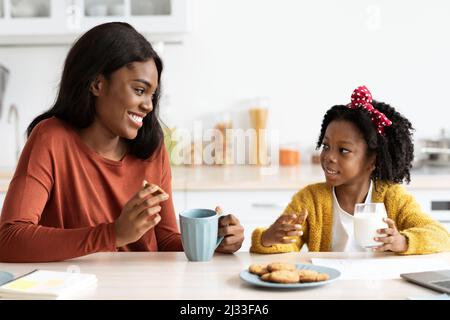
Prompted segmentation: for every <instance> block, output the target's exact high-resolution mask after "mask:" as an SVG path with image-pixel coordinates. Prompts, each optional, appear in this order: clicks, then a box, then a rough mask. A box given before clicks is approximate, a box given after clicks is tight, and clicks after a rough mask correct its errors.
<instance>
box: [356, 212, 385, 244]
mask: <svg viewBox="0 0 450 320" xmlns="http://www.w3.org/2000/svg"><path fill="white" fill-rule="evenodd" d="M383 218H385V216H384V215H382V214H379V213H358V214H355V215H354V219H353V231H354V235H355V240H356V242H357V243H358V244H359V245H360V246H361V247H378V246H380V245H382V244H383V243H382V242H378V241H375V240H374V239H373V238H375V237H385V236H386V235H385V234H379V233H378V232H377V230H378V229H385V228H387V227H388V226H387V224H386V223H385V222H383Z"/></svg>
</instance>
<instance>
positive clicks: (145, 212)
mask: <svg viewBox="0 0 450 320" xmlns="http://www.w3.org/2000/svg"><path fill="white" fill-rule="evenodd" d="M143 185H144V186H143V188H142V189H141V190H140V191H139V192H137V193H136V194H135V195H134V196H133V197H132V198H131V199H130V200H129V201H128V202H127V203H126V204H125V206H124V208H123V209H122V212H121V214H120V216H119V217H118V218H117V220H116V221H115V222H114V227H115V231H116V247H122V246H124V245H126V244H129V243H133V242H136V241H137V240H139V239H140V238H141V237H142V236H143V235H144V234H145V233H146V232H147V231H148V230H150V229H151V228H154V227H155V226H156V225H157V224H158V223H159V221H161V216H160V215H159V214H158V212H160V211H161V207H160V206H159V205H158V204H159V203H160V202H162V201H166V200H167V199H169V195H168V194H167V193H165V192H161V189H160V188H159V187H158V186H156V185H148V184H147V182H146V181H144V183H143ZM157 192H159V194H158V195H156V196H154V195H152V193H157Z"/></svg>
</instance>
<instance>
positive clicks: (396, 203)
mask: <svg viewBox="0 0 450 320" xmlns="http://www.w3.org/2000/svg"><path fill="white" fill-rule="evenodd" d="M373 191H374V192H372V202H383V203H384V205H385V206H386V211H387V214H388V217H389V218H390V219H392V220H394V221H395V225H396V227H397V229H398V230H399V232H400V233H401V234H403V235H404V236H405V237H406V238H407V240H408V250H407V251H405V252H402V253H401V254H428V253H435V252H440V251H448V250H450V234H449V232H448V231H447V229H446V228H445V227H444V226H443V225H442V224H440V223H439V222H437V221H435V220H433V219H432V218H431V217H430V216H429V215H427V214H426V213H424V212H423V211H422V209H421V207H420V205H419V204H418V203H417V201H416V200H415V199H414V197H413V196H411V195H410V194H408V193H407V192H406V191H405V189H404V188H403V186H401V185H399V184H388V183H386V182H377V183H374V189H373ZM301 208H306V209H307V210H308V213H309V214H308V217H307V219H306V222H305V224H304V225H303V229H302V230H303V235H302V236H301V237H293V238H296V239H297V241H296V242H294V243H292V244H275V245H272V246H270V247H264V246H263V245H262V244H261V236H262V233H263V232H264V231H265V230H266V228H257V229H256V230H254V231H253V234H252V246H251V248H250V252H255V253H282V252H291V251H300V249H301V248H302V246H303V244H305V243H306V244H307V246H308V250H309V251H330V250H331V241H332V239H331V238H332V225H333V196H332V188H331V187H330V186H328V185H327V184H326V183H317V184H312V185H309V186H307V187H305V188H303V189H301V190H300V191H299V192H298V193H297V194H295V195H294V196H293V198H292V200H291V202H290V203H289V205H288V206H287V207H286V209H285V210H284V212H283V214H288V213H295V212H300V210H301Z"/></svg>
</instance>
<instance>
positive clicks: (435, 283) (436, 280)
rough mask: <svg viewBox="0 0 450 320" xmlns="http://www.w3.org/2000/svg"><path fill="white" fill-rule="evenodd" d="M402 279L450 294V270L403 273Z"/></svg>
mask: <svg viewBox="0 0 450 320" xmlns="http://www.w3.org/2000/svg"><path fill="white" fill-rule="evenodd" d="M400 277H402V278H403V279H405V280H408V281H410V282H413V283H415V284H418V285H420V286H423V287H426V288H429V289H432V290H435V291H439V292H444V293H450V270H437V271H426V272H413V273H403V274H400Z"/></svg>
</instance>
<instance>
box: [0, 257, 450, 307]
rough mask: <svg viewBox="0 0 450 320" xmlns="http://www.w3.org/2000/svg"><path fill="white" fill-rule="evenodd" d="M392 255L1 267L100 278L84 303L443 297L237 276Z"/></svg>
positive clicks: (405, 289)
mask: <svg viewBox="0 0 450 320" xmlns="http://www.w3.org/2000/svg"><path fill="white" fill-rule="evenodd" d="M393 256H394V254H390V253H342V252H322V253H314V252H301V253H298V252H292V253H285V254H274V255H262V254H250V253H248V252H238V253H236V254H233V255H225V254H216V255H215V256H214V257H213V259H212V261H209V262H188V261H187V259H186V257H185V255H184V253H183V252H153V253H149V252H114V253H95V254H91V255H88V256H85V257H81V258H77V259H72V260H68V261H63V262H54V263H0V270H2V271H9V272H11V273H13V274H14V276H20V275H22V274H25V273H27V272H30V271H32V270H34V269H46V270H55V271H66V270H70V271H72V272H73V271H80V272H82V273H93V274H95V275H97V277H98V285H97V287H96V288H95V289H92V290H91V291H88V292H86V293H83V294H82V295H79V296H77V297H76V298H81V299H159V300H161V299H162V300H175V299H176V300H207V299H212V300H241V299H242V300H244V299H245V300H247V299H250V300H277V299H284V300H291V299H301V300H305V299H386V300H398V299H406V298H407V297H432V296H437V295H439V293H437V292H435V291H432V290H429V289H426V288H423V287H420V286H417V285H414V284H411V283H409V282H406V281H405V280H402V279H400V278H398V279H387V280H386V279H385V280H376V279H372V280H369V279H365V280H361V279H360V280H356V279H354V280H344V279H337V280H336V281H334V282H331V283H329V284H326V285H323V286H318V287H314V288H308V289H300V290H298V289H295V290H278V289H272V288H262V287H255V286H252V285H249V284H247V283H245V282H243V281H242V280H241V279H240V278H239V273H240V272H241V271H242V270H244V269H246V268H248V266H249V265H250V264H252V263H268V262H274V261H281V262H289V263H310V262H311V258H333V259H349V258H353V259H356V258H364V259H391V258H392V257H393ZM396 258H399V256H397V257H396ZM400 258H401V259H404V260H405V263H408V261H407V260H408V259H414V260H415V259H431V260H433V261H436V260H440V261H442V262H445V263H450V252H447V253H439V254H432V255H420V256H402V257H400ZM416 261H417V260H416Z"/></svg>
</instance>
